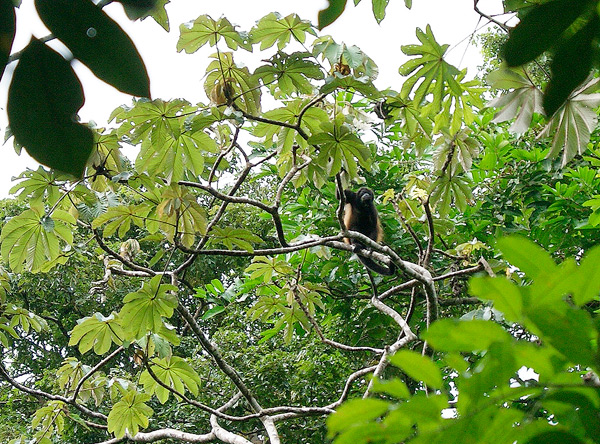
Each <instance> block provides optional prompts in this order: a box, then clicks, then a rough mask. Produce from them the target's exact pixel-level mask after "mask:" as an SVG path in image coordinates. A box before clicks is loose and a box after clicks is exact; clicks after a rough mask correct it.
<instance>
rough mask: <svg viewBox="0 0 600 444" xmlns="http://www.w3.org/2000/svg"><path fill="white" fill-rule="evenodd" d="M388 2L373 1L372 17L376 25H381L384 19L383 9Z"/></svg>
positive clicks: (386, 0)
mask: <svg viewBox="0 0 600 444" xmlns="http://www.w3.org/2000/svg"><path fill="white" fill-rule="evenodd" d="M389 2H390V0H373V15H374V16H375V20H377V23H381V21H382V20H383V19H384V18H385V8H387V5H388V3H389Z"/></svg>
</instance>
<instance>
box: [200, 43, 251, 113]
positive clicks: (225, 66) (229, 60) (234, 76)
mask: <svg viewBox="0 0 600 444" xmlns="http://www.w3.org/2000/svg"><path fill="white" fill-rule="evenodd" d="M211 57H212V58H213V59H215V60H213V61H212V62H210V63H209V64H208V67H207V68H206V81H205V82H204V91H205V92H206V95H207V96H209V97H211V95H212V92H213V90H214V89H215V88H217V87H219V86H222V85H223V84H227V85H229V86H230V87H231V88H232V89H233V91H232V92H233V94H232V95H233V97H234V98H236V100H235V104H236V105H237V106H239V107H240V108H241V109H243V110H244V111H246V112H248V113H250V114H258V113H259V112H260V97H261V93H260V84H259V82H258V78H255V77H253V76H251V75H250V71H249V70H248V68H247V67H241V66H237V65H236V64H235V63H234V61H233V54H232V53H231V52H222V53H218V54H213V55H211Z"/></svg>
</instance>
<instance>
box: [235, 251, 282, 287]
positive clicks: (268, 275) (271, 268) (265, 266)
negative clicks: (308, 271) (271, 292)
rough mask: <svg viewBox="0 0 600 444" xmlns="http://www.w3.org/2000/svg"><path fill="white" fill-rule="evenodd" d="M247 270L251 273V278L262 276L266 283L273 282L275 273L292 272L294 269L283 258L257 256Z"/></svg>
mask: <svg viewBox="0 0 600 444" xmlns="http://www.w3.org/2000/svg"><path fill="white" fill-rule="evenodd" d="M245 271H246V273H250V279H258V278H262V280H263V282H264V283H265V284H266V283H268V282H271V280H272V279H273V276H274V275H279V274H291V273H292V272H293V269H292V267H290V265H289V264H288V263H287V262H286V261H284V260H283V259H278V258H276V257H273V258H268V257H265V256H257V257H255V258H254V259H253V260H252V263H251V264H250V265H249V266H248V267H247V268H246V270H245Z"/></svg>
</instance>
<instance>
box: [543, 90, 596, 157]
mask: <svg viewBox="0 0 600 444" xmlns="http://www.w3.org/2000/svg"><path fill="white" fill-rule="evenodd" d="M599 85H600V79H598V78H595V79H592V80H591V81H590V82H588V83H586V84H585V85H584V86H582V87H581V88H580V89H578V90H577V91H575V92H574V93H573V94H572V95H571V97H570V98H569V99H568V100H567V101H566V103H565V104H564V105H563V106H562V108H561V109H559V110H558V111H557V112H556V113H555V114H554V115H553V116H552V118H551V119H550V121H549V122H548V124H547V125H546V126H545V127H544V129H543V131H542V132H541V133H540V134H539V137H540V138H541V137H552V147H551V148H550V152H549V153H548V157H549V158H553V157H556V156H558V155H559V154H560V152H561V151H562V156H561V159H562V166H563V167H564V166H565V165H566V164H567V163H568V162H569V161H570V160H571V159H572V158H573V157H575V156H576V155H577V154H583V153H584V152H585V151H586V150H587V145H588V142H589V141H590V137H591V134H592V131H594V129H595V128H596V124H597V123H598V115H597V114H596V112H595V111H594V108H595V107H597V106H598V105H599V104H600V93H597V92H596V91H597V90H598V87H599Z"/></svg>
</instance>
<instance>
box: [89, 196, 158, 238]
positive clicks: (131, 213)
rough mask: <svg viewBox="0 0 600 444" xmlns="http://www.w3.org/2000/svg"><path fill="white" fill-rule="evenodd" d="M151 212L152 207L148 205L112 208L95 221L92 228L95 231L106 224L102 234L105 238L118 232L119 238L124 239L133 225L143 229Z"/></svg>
mask: <svg viewBox="0 0 600 444" xmlns="http://www.w3.org/2000/svg"><path fill="white" fill-rule="evenodd" d="M149 212H150V207H148V205H146V204H140V205H121V206H118V207H111V208H109V209H108V210H107V211H106V213H104V214H102V215H101V216H98V217H97V218H96V219H94V221H93V222H92V228H93V229H94V230H95V229H96V228H99V227H101V226H102V225H104V224H106V226H105V227H104V231H103V232H102V234H103V236H104V237H107V236H110V235H112V234H113V233H115V232H117V234H118V235H119V237H121V238H122V237H125V235H126V234H127V232H128V231H129V229H130V228H131V224H132V223H133V224H135V225H137V226H138V227H143V226H144V219H145V217H146V216H147V215H148V213H149Z"/></svg>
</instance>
